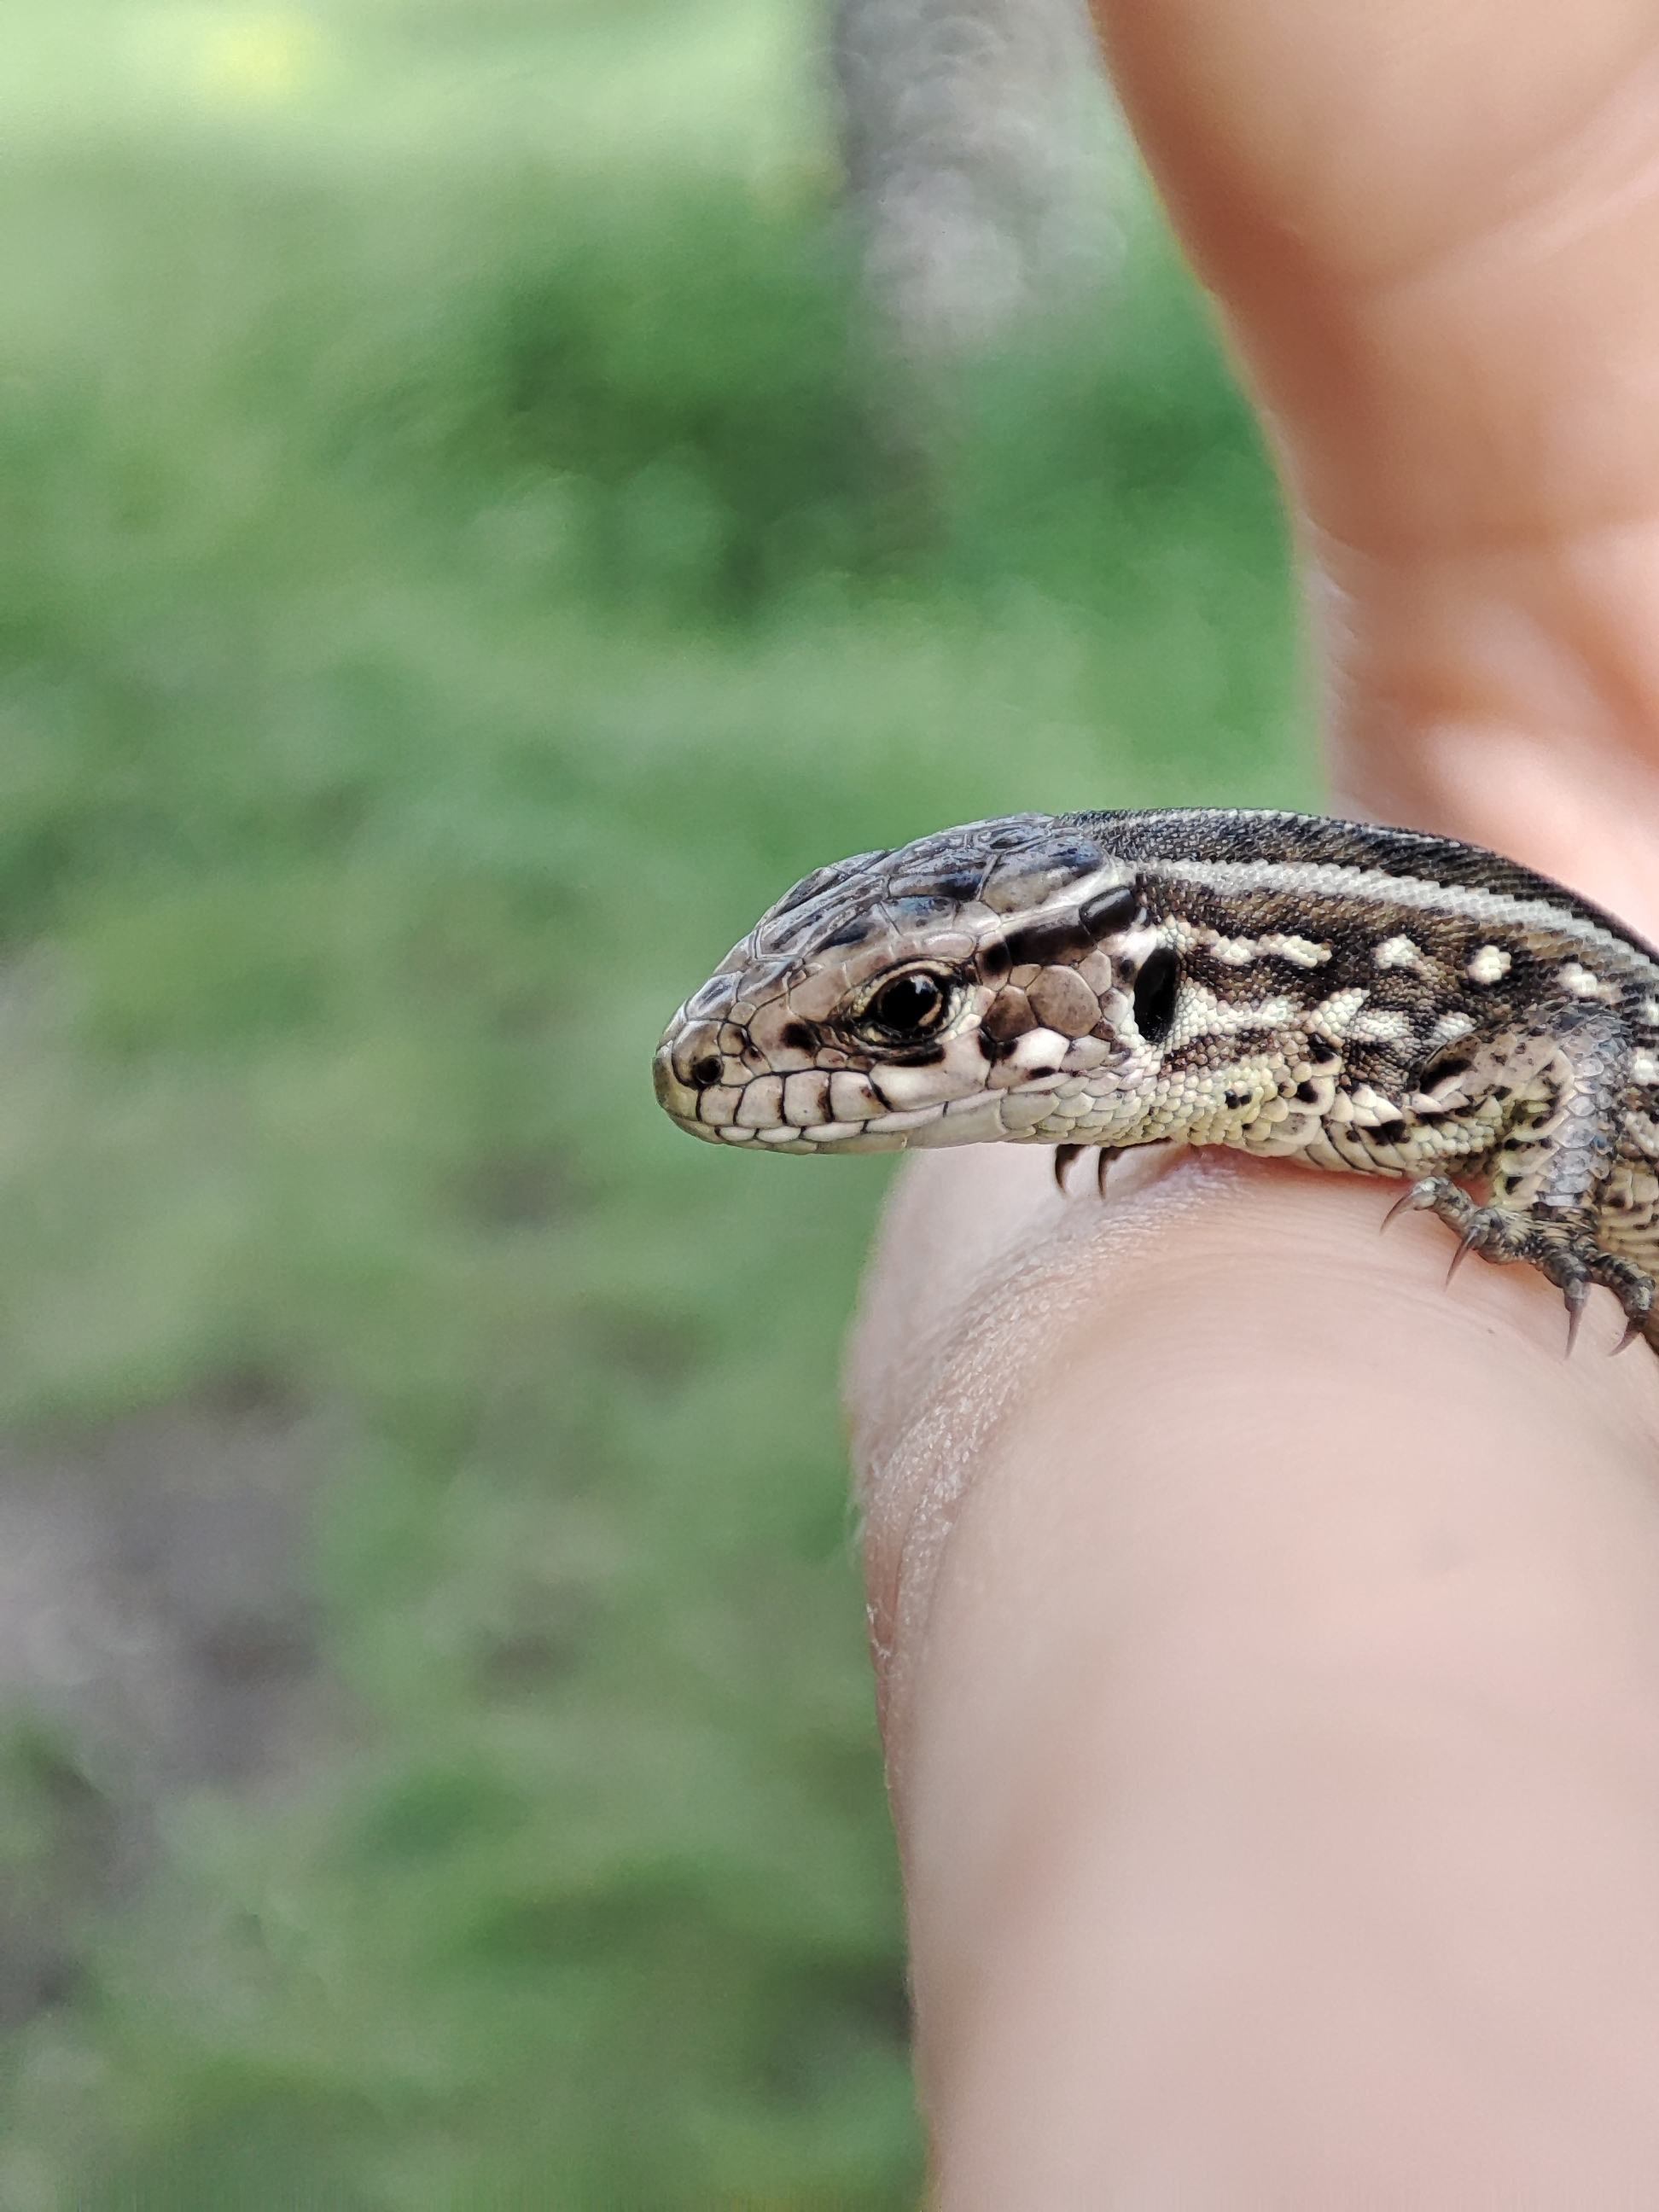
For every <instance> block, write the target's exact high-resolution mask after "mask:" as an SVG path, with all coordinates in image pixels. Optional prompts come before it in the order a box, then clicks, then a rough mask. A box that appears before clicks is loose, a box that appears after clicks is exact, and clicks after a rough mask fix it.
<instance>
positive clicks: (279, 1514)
mask: <svg viewBox="0 0 1659 2212" xmlns="http://www.w3.org/2000/svg"><path fill="white" fill-rule="evenodd" d="M822 46H823V25H822V22H821V21H820V20H819V18H818V16H817V13H816V12H815V9H814V8H813V7H812V5H811V4H810V0H659V4H651V3H650V0H533V4H532V0H319V4H317V5H314V6H311V7H307V8H295V9H241V8H238V7H235V6H233V5H229V4H184V0H178V3H177V4H169V0H157V4H149V5H136V4H125V3H124V4H114V3H113V0H103V4H85V0H54V4H52V6H50V7H48V6H47V5H46V4H45V0H20V4H18V5H16V6H15V7H13V8H12V9H9V11H7V13H6V15H5V17H4V19H3V23H0V144H3V149H4V151H3V154H0V191H3V196H4V210H3V222H0V303H3V314H0V564H3V579H4V587H3V593H0V626H3V672H0V931H3V960H0V1046H3V1080H0V1249H3V1252H4V1255H5V1263H4V1267H3V1272H0V1407H3V1436H4V1437H5V1438H6V1439H8V1440H9V1441H8V1442H7V1443H6V1445H5V1449H4V1452H3V1454H0V1552H3V1551H7V1550H8V1547H9V1557H10V1561H11V1564H10V1565H9V1566H7V1567H5V1568H4V1569H3V1570H0V1609H3V1604H4V1603H10V1604H11V1606H12V1608H13V1616H14V1617H13V1622H12V1626H11V1627H9V1628H8V1627H6V1626H4V1624H3V1622H0V1708H3V1709H0V1784H3V1790H0V2011H3V2015H4V2017H3V2027H4V2034H3V2039H0V2212H34V2208H37V2207H40V2208H45V2207H48V2206H52V2207H55V2206H58V2205H60V2204H65V2203H76V2204H86V2205H88V2206H103V2205H107V2206H110V2207H112V2208H114V2207H117V2206H119V2207H133V2208H146V2212H148V2208H151V2207H154V2208H157V2212H164V2209H165V2212H188V2208H191V2207H196V2206H202V2207H219V2206H244V2205H246V2206H258V2207H263V2206H267V2205H269V2206H270V2207H273V2208H275V2207H278V2206H282V2207H288V2206H298V2205H305V2206H313V2205H319V2206H323V2205H326V2206H340V2207H348V2208H353V2212H356V2208H362V2212H381V2208H386V2212H405V2208H407V2212H426V2208H428V2207H429V2208H434V2212H436V2208H440V2207H453V2206H458V2205H467V2206H471V2205H474V2204H476V2205H480V2206H484V2205H489V2206H497V2205H503V2206H504V2205H519V2204H523V2205H526V2206H542V2205H548V2206H560V2207H563V2206H572V2207H577V2206H588V2205H593V2206H605V2205H613V2204H614V2205H624V2204H625V2205H630V2206H631V2205H641V2206H662V2207H680V2206H685V2207H691V2206H702V2205H708V2204H729V2205H734V2206H736V2205H742V2206H747V2207H759V2206H766V2207H777V2208H782V2207H792V2208H807V2207H815V2208H818V2207H829V2206H831V2205H836V2206H842V2205H856V2206H867V2207H872V2208H880V2207H884V2206H894V2207H898V2206H908V2205H913V2204H915V2203H916V2201H917V2193H918V2188H919V2180H920V2171H921V2168H920V2154H919V2143H918V2135H917V2130H916V2127H915V2121H914V2118H913V2116H912V2110H911V2093H910V2085H909V2077H908V2064H907V2057H906V2047H905V2033H906V2023H905V1998H904V1978H903V1963H902V1947H901V1919H900V1909H899V1902H898V1895H897V1887H896V1873H895V1865H894V1857H893V1850H892V1845H891V1842H890V1833H889V1829H888V1824H887V1817H886V1811H885V1807H884V1801H883V1795H882V1785H881V1772H880V1765H879V1759H878V1748H877V1744H876V1741H875V1735H874V1730H873V1724H872V1702H871V1693H870V1687H869V1682H868V1678H867V1673H866V1662H865V1657H864V1653H863V1647H862V1628H863V1619H862V1607H861V1600H860V1591H859V1587H858V1581H857V1576H856V1572H855V1560H854V1544H853V1526H852V1521H851V1516H850V1514H849V1510H848V1504H847V1485H846V1474H845V1468H844V1462H843V1454H842V1441H841V1431H840V1425H839V1417H838V1413H837V1408H836V1367H837V1360H838V1356H839V1340H840V1337H841V1334H842V1328H843V1325H844V1322H845V1320H846V1316H847V1315H848V1310H849V1307H850V1304H851V1302H852V1299H853V1297H854V1291H855V1285H856V1281H857V1276H858V1270H859V1266H860V1255H861V1252H862V1250H863V1248H864V1245H865V1243H866V1237H867V1235H868V1232H869V1230H870V1226H871V1224H872V1218H873V1215H874V1212H875V1210H876V1207H877V1206H878V1203H879V1200H880V1195H881V1191H882V1188H883V1185H884V1180H885V1175H886V1169H887V1164H886V1163H885V1162H884V1161H881V1160H866V1159H847V1160H838V1161H835V1162H832V1163H829V1164H821V1165H817V1166H815V1167H811V1168H809V1167H805V1166H804V1165H802V1164H799V1163H796V1162H793V1161H781V1160H772V1159H756V1158H739V1157H735V1156H732V1155H731V1154H727V1153H721V1152H716V1151H714V1150H713V1149H712V1148H708V1147H704V1146H697V1145H693V1144H690V1143H688V1142H687V1141H685V1139H684V1138H682V1137H680V1136H679V1135H678V1134H677V1133H675V1132H674V1131H673V1130H672V1129H671V1127H670V1126H669V1124H668V1123H667V1122H666V1121H665V1120H664V1119H663V1118H662V1117H661V1116H660V1115H659V1113H658V1112H657V1109H656V1108H655V1105H654V1103H653V1099H652V1095H651V1086H650V1079H649V1060H650V1054H651V1049H652V1047H653V1043H654V1042H655V1039H656V1036H657V1035H658V1033H659V1029H660V1027H661V1024H662V1023H663V1021H664V1019H665V1017H666V1016H667V1014H668V1013H669V1012H671V1009H672V1007H673V1006H674V1005H675V1004H676V1003H677V1002H678V1000H679V999H680V998H681V997H682V996H683V995H684V994H685V993H686V992H687V991H688V990H690V988H692V987H694V986H695V985H696V983H698V982H699V981H701V980H702V977H703V975H705V973H706V972H707V971H708V969H709V968H710V967H711V966H712V965H713V964H714V963H715V962H716V961H717V960H718V959H719V958H720V957H721V956H722V954H723V953H724V952H725V951H726V948H727V946H728V945H730V944H731V943H732V940H733V939H736V938H737V937H738V936H739V935H740V934H741V933H743V932H744V930H745V929H746V928H747V927H748V926H749V924H750V921H752V920H753V919H754V916H755V915H756V914H757V911H758V910H759V909H760V908H761V907H762V906H763V905H764V904H765V903H767V902H769V900H770V899H771V898H773V897H774V896H776V895H777V894H778V893H779V892H780V891H781V890H782V889H783V888H784V887H785V886H787V884H789V883H790V882H791V881H792V880H793V878H795V877H797V876H798V875H799V874H801V873H803V872H805V870H807V869H808V868H810V867H811V866H816V865H817V864H818V863H820V862H822V861H824V860H830V859H833V858H835V857H837V856H839V855H840V854H843V853H846V852H850V851H855V850H859V849H862V848H866V847H869V846H872V845H876V844H884V845H889V844H895V843H897V842H901V841H902V840H904V839H906V838H908V837H910V836H915V835H918V834H920V833H921V832H923V831H925V830H928V829H934V828H937V827H939V826H941V825H943V824H945V823H950V822H953V821H958V820H964V819H968V818H970V817H975V816H978V815H984V814H989V813H995V812H1000V811H1010V810H1014V809H1021V808H1055V809H1060V808H1067V807H1075V806H1088V805H1128V804H1134V803H1137V802H1140V801H1151V800H1166V801H1183V800H1192V801H1196V800H1209V801H1213V800H1237V801H1244V802H1261V803H1272V802H1290V803H1297V802H1298V801H1300V802H1304V803H1305V802H1306V800H1307V799H1308V798H1309V796H1310V790H1311V783H1310V766H1309V761H1310V754H1309V750H1308V746H1307V741H1306V733H1305V730H1304V724H1303V717H1302V715H1301V713H1300V709H1299V707H1298V705H1297V698H1296V693H1295V685H1294V678H1293V673H1292V644H1291V619H1290V614H1289V592H1288V589H1287V585H1286V578H1285V557H1284V553H1283V550H1282V545H1281V539H1280V532H1279V525H1278V522H1277V520H1276V517H1275V513H1274V507H1273V495H1272V491H1271V488H1270V484H1269V481H1268V478H1267V471H1266V470H1265V467H1264V465H1263V463H1262V460H1261V457H1260V454H1259V452H1258V449H1257V447H1256V444H1255V439H1254V435H1253V434H1252V432H1251V431H1250V429H1249V427H1248V426H1247V424H1246V422H1245V420H1244V417H1243V412H1242V410H1241V409H1240V406H1239V404H1238V403H1237V400H1236V398H1234V396H1233V395H1232V393H1231V390H1230V388H1229V386H1228V384H1227V381H1226V379H1225V374H1224V373H1223V371H1222V370H1221V368H1219V366H1218V362H1217V359H1216V356H1215V352H1214V349H1213V347H1212V343H1211V342H1210V340H1209V338H1208V337H1207V336H1206V329H1205V325H1204V322H1203V318H1202V315H1201V313H1200V309H1199V308H1198V307H1197V306H1196V305H1195V303H1194V298H1193V296H1192V294H1191V291H1190V289H1189V287H1188V284H1187V283H1186V280H1185V279H1184V277H1183V276H1182V275H1181V274H1180V272H1179V270H1178V269H1177V268H1176V264H1175V262H1174V260H1173V258H1172V255H1171V253H1170V249H1169V247H1168V246H1167V244H1166V242H1165V240H1164V236H1163V234H1162V232H1161V230H1160V228H1159V227H1158V223H1157V222H1156V221H1155V219H1154V218H1153V216H1152V214H1151V213H1150V212H1149V210H1148V208H1147V206H1146V202H1145V199H1144V196H1142V195H1140V194H1139V190H1138V188H1136V189H1135V190H1134V191H1132V192H1131V193H1130V196H1129V197H1128V198H1127V199H1126V203H1125V205H1124V208H1123V210H1122V211H1121V219H1122V222H1123V224H1124V228H1125V234H1126V241H1127V247H1126V257H1125V263H1124V267H1123V270H1122V271H1121V276H1120V278H1119V281H1118V283H1117V287H1116V289H1115V295H1114V296H1113V298H1112V299H1111V301H1109V303H1107V304H1106V306H1105V307H1104V308H1103V309H1102V308H1101V307H1099V304H1098V303H1096V305H1094V306H1091V310H1090V312H1089V313H1087V314H1085V315H1080V316H1079V317H1078V318H1076V319H1074V320H1073V324H1072V325H1070V326H1066V327H1060V326H1059V325H1051V326H1048V327H1047V328H1045V329H1044V330H1042V331H1031V332H1029V333H1027V334H1026V335H1025V337H1024V339H1023V341H1022V343H1020V344H1019V345H1018V346H1012V347H1009V348H1007V349H1005V350H1004V352H1003V353H1002V354H1001V355H1000V356H999V357H998V358H995V359H992V360H981V361H980V362H976V363H975V364H974V365H972V366H971V367H967V366H963V367H960V368H958V369H957V371H956V372H954V373H952V374H951V375H950V376H948V377H945V378H941V379H936V380H934V381H933V384H932V385H931V386H930V387H929V389H928V391H927V393H926V395H925V396H919V395H918V393H916V392H908V393H902V392H896V390H895V388H894V375H893V372H892V371H891V370H890V369H886V370H884V368H883V367H882V361H881V356H880V351H879V349H878V348H877V347H875V346H873V345H872V343H869V342H868V339H867V337H860V315H859V313H858V312H857V308H856V301H855V294H854V285H853V283H852V276H851V268H850V255H849V252H848V243H847V240H846V238H845V236H844V234H843V232H844V226H842V224H841V223H840V222H838V220H837V215H836V199H837V178H836V158H835V132H834V122H833V116H832V114H831V112H830V106H829V101H828V100H827V99H826V97H825V93H824V86H823V76H824V69H823V58H822ZM919 425H920V426H921V427H918V426H919ZM250 1500H252V1504H251V1503H250ZM256 1506H257V1509H258V1510H257V1511H256V1510H255V1507H256ZM66 1515H67V1516H68V1521H67V1523H66V1520H65V1516H66ZM8 1516H9V1517H8ZM250 1516H251V1517H250ZM69 1524H72V1525H69ZM66 1525H69V1534H67V1535H66V1534H64V1529H65V1527H66ZM192 1547H194V1548H192ZM192 1560H197V1561H198V1562H199V1563H200V1565H199V1571H198V1570H197V1567H195V1566H192V1565H191V1561H192ZM209 1586H210V1589H209V1595H208V1596H207V1597H204V1596H203V1594H202V1593H203V1590H204V1589H208V1588H209ZM8 1592H9V1593H10V1595H9V1598H8V1597H7V1593H8ZM141 1692H142V1694H141Z"/></svg>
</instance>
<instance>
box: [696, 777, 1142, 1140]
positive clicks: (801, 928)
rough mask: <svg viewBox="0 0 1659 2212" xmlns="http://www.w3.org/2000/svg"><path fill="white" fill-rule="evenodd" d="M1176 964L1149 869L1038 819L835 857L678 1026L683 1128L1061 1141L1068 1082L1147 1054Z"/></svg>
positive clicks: (797, 1135)
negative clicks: (1161, 936)
mask: <svg viewBox="0 0 1659 2212" xmlns="http://www.w3.org/2000/svg"><path fill="white" fill-rule="evenodd" d="M1175 982H1176V970H1175V966H1174V963H1173V960H1172V958H1171V957H1170V955H1169V954H1168V953H1167V952H1166V951H1164V949H1163V948H1162V947H1161V946H1160V945H1159V944H1158V937H1157V934H1156V933H1155V932H1154V931H1153V930H1152V928H1151V927H1149V926H1148V923H1147V918H1146V911H1145V908H1143V906H1142V903H1141V900H1140V896H1139V890H1138V888H1137V884H1136V880H1135V872H1134V869H1133V865H1132V864H1131V863H1130V862H1128V861H1127V860H1121V859H1117V858H1115V857H1114V856H1113V855H1112V854H1109V853H1106V852H1103V851H1102V849H1101V848H1100V847H1099V845H1098V844H1097V842H1095V841H1094V840H1093V839H1092V838H1091V836H1089V835H1088V834H1087V833H1086V832H1085V831H1084V830H1082V829H1078V828H1076V827H1073V826H1072V825H1070V824H1068V823H1066V822H1065V821H1064V820H1063V819H1060V818H1056V817H1051V816H1047V815H1040V814H1021V815H1014V816H1012V817H1008V818H1006V819H1005V820H1002V821H997V822H980V823H972V824H970V825H969V826H968V827H967V828H965V829H948V830H945V831H942V832H940V833H939V835H938V836H932V837H925V838H923V839H921V842H918V843H916V844H914V845H907V846H905V847H904V848H902V850H901V851H898V852H892V853H861V854H858V855H857V857H856V858H854V859H853V860H842V861H840V862H838V863H837V864H836V866H832V867H828V868H820V869H819V870H817V872H816V873H815V874H813V875H810V876H808V877H807V878H805V880H804V881H803V882H801V883H799V884H796V885H795V887H794V889H793V890H792V891H790V892H789V893H788V895H787V896H786V897H784V898H782V899H780V900H779V902H778V903H777V904H776V905H775V907H773V908H770V910H769V912H768V913H766V914H765V915H763V916H762V917H761V920H760V921H758V922H757V924H756V926H755V927H754V929H753V930H752V931H751V932H750V934H749V935H748V936H747V937H746V938H744V940H743V942H742V944H741V945H738V947H737V948H736V950H735V951H732V953H731V954H730V956H729V957H727V958H726V960H725V961H724V962H722V963H721V965H720V968H719V969H718V970H717V971H716V973H715V974H714V976H713V977H712V978H711V979H710V980H709V981H708V982H707V983H705V984H704V985H703V987H702V989H701V990H700V991H698V992H697V993H696V994H695V995H694V996H693V997H691V998H690V999H688V1000H687V1001H686V1002H685V1004H684V1006H682V1007H681V1008H680V1010H679V1012H678V1013H677V1014H676V1015H675V1017H674V1018H673V1020H672V1021H671V1023H670V1024H669V1025H668V1029H667V1031H666V1033H665V1036H664V1037H663V1041H662V1043H661V1045H660V1046H659V1048H658V1051H657V1059H656V1083H657V1096H658V1097H659V1100H660V1101H661V1103H662V1104H663V1106H664V1107H665V1109H666V1110H667V1111H668V1113H670V1114H671V1115H672V1116H673V1118H674V1120H675V1121H678V1124H679V1125H680V1127H682V1128H683V1129H688V1130H690V1132H691V1133H692V1134H693V1135H694V1136H699V1137H706V1138H708V1139H712V1140H715V1141H721V1142H726V1143H732V1144H751V1145H752V1144H761V1145H763V1146H766V1147H767V1148H768V1149H769V1150H776V1151H781V1152H891V1151H899V1150H902V1148H904V1147H905V1146H921V1145H949V1144H970V1143H974V1142H981V1141H983V1140H984V1139H987V1138H1004V1137H1012V1138H1036V1137H1039V1136H1041V1139H1042V1141H1045V1142H1048V1143H1052V1142H1054V1140H1055V1139H1054V1135H1053V1134H1052V1133H1051V1131H1050V1128H1048V1127H1042V1126H1041V1125H1044V1124H1050V1123H1051V1122H1052V1117H1053V1116H1054V1114H1055V1112H1056V1109H1058V1108H1059V1106H1060V1100H1059V1099H1057V1098H1056V1097H1055V1095H1054V1094H1055V1093H1057V1092H1059V1093H1061V1094H1062V1095H1063V1094H1064V1093H1065V1091H1066V1086H1067V1085H1073V1088H1074V1089H1075V1090H1076V1091H1079V1092H1081V1091H1084V1090H1085V1089H1086V1090H1087V1091H1090V1092H1091V1093H1092V1094H1096V1095H1097V1094H1099V1093H1100V1092H1101V1091H1109V1090H1110V1089H1111V1088H1113V1087H1114V1085H1115V1082H1116V1081H1117V1080H1118V1076H1117V1074H1116V1073H1115V1071H1127V1069H1128V1068H1129V1066H1131V1064H1132V1063H1134V1062H1137V1061H1139V1060H1143V1059H1144V1058H1145V1056H1146V1052H1147V1050H1148V1040H1149V1039H1150V1038H1151V1037H1152V1036H1155V1035H1156V1033H1157V1029H1158V1020H1159V1019H1160V1018H1162V1020H1163V1022H1164V1026H1166V1027H1167V1021H1168V1014H1167V1010H1166V1009H1165V1008H1164V1006H1163V1003H1162V1001H1163V1000H1164V999H1165V998H1169V999H1171V1000H1172V998H1173V992H1174V987H1175Z"/></svg>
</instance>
